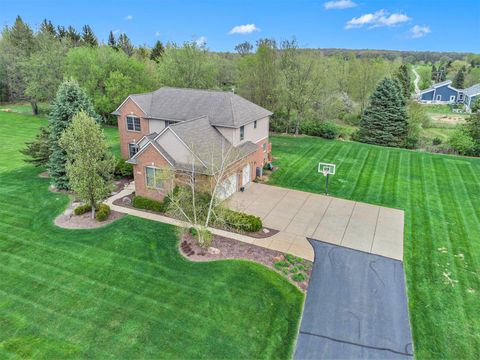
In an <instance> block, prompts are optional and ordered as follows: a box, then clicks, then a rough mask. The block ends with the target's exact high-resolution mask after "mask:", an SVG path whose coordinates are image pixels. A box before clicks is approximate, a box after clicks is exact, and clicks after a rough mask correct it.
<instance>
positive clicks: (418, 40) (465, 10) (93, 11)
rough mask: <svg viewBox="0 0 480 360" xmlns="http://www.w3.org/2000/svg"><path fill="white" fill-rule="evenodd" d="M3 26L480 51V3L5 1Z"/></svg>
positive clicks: (149, 40)
mask: <svg viewBox="0 0 480 360" xmlns="http://www.w3.org/2000/svg"><path fill="white" fill-rule="evenodd" d="M0 9H1V10H0V25H2V26H4V25H11V24H12V23H13V21H14V19H15V17H16V16H17V15H21V16H22V18H23V19H24V20H25V21H27V22H28V23H30V24H31V25H33V26H34V27H36V26H38V24H40V22H41V21H42V19H43V18H48V19H50V20H52V21H53V22H54V23H55V24H61V25H70V24H71V25H73V26H75V27H76V28H78V29H80V28H81V26H82V25H83V24H89V25H90V26H92V28H93V30H94V31H95V33H96V34H97V36H98V37H99V38H100V40H104V41H106V39H107V36H108V32H109V31H110V30H113V31H116V32H117V33H119V32H125V33H126V34H127V35H128V36H129V37H130V38H131V39H132V41H133V42H134V43H135V44H137V45H139V44H147V45H152V44H153V43H154V42H155V41H156V40H157V39H160V40H162V41H163V42H167V41H174V42H177V43H182V42H183V41H189V40H195V41H199V42H201V41H206V43H207V46H208V47H209V48H210V49H212V50H217V51H233V49H234V46H235V45H236V44H238V43H240V42H243V41H246V40H247V41H251V42H252V43H254V42H255V40H257V39H258V38H262V37H273V38H275V39H277V40H282V39H289V38H291V37H292V36H296V38H297V40H298V42H299V44H300V45H301V46H302V47H312V48H329V47H335V48H351V49H365V48H368V49H395V50H431V51H471V52H476V53H480V41H479V39H480V1H479V0H450V1H447V0H402V1H397V0H384V1H375V0H369V1H365V0H363V1H361V0H331V1H328V0H325V1H307V0H296V1H293V0H289V1H287V0H270V1H267V0H256V1H253V0H245V1H239V0H223V1H220V0H206V1H192V0H183V1H177V0H157V1H153V0H137V1H125V0H116V1H102V0H97V1H90V0H84V1H60V0H44V1H39V0H37V1H35V0H0Z"/></svg>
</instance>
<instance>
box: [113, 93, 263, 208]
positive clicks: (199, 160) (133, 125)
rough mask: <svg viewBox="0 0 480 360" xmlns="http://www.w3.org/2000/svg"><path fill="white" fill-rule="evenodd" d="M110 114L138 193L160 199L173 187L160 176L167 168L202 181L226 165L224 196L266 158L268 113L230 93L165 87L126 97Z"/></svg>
mask: <svg viewBox="0 0 480 360" xmlns="http://www.w3.org/2000/svg"><path fill="white" fill-rule="evenodd" d="M113 114H114V115H116V116H117V119H118V129H119V134H120V148H121V154H122V157H124V158H125V159H128V160H127V161H128V162H130V163H132V164H133V166H134V180H135V191H136V193H137V194H138V195H141V196H145V197H149V198H153V199H157V200H161V199H162V198H163V196H164V195H165V194H166V193H167V192H168V190H169V189H171V187H172V186H174V185H175V181H173V183H172V181H171V180H170V181H162V180H161V179H162V176H161V174H159V172H162V171H165V169H166V168H168V169H171V170H173V171H174V174H175V178H176V179H179V178H181V177H182V176H184V175H185V174H189V173H190V174H191V173H192V172H194V173H195V176H196V179H198V180H199V181H200V180H201V181H206V182H207V183H208V180H209V178H210V179H211V177H212V176H213V175H218V172H219V171H220V169H226V170H224V171H222V173H223V177H222V188H221V190H220V192H219V196H220V197H222V198H226V197H228V196H230V195H231V194H232V193H234V192H235V191H238V190H239V189H240V188H241V187H242V186H245V185H246V184H248V183H249V182H250V181H252V180H254V179H255V178H256V176H257V174H258V173H259V172H260V169H262V168H263V166H264V165H265V164H266V163H267V162H269V161H270V152H271V146H270V144H269V141H268V132H269V117H270V116H271V115H272V113H271V112H270V111H268V110H266V109H264V108H262V107H260V106H258V105H256V104H254V103H252V102H250V101H248V100H246V99H244V98H242V97H240V96H238V95H236V94H233V93H231V92H221V91H210V90H194V89H178V88H166V87H165V88H161V89H159V90H156V91H154V92H151V93H145V94H134V95H130V96H128V97H127V99H125V101H124V102H123V103H122V104H121V105H120V106H119V107H118V108H117V110H115V112H113ZM159 190H160V191H159Z"/></svg>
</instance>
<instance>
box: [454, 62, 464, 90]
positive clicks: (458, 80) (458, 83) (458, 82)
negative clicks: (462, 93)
mask: <svg viewBox="0 0 480 360" xmlns="http://www.w3.org/2000/svg"><path fill="white" fill-rule="evenodd" d="M464 83H465V67H462V68H461V69H460V70H458V72H457V74H456V75H455V77H454V78H453V82H452V86H453V87H455V88H457V89H463V86H464Z"/></svg>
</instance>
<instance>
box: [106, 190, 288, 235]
mask: <svg viewBox="0 0 480 360" xmlns="http://www.w3.org/2000/svg"><path fill="white" fill-rule="evenodd" d="M125 198H128V200H126V199H125ZM132 200H133V194H130V195H127V196H124V197H123V198H121V199H117V200H115V201H114V202H113V205H117V206H123V207H126V208H129V209H136V210H140V211H145V212H148V213H151V214H158V215H162V216H167V217H171V216H169V215H167V214H164V213H159V212H157V211H152V210H146V209H139V208H136V207H134V206H132ZM264 229H266V230H267V232H265V231H264ZM220 230H224V229H220ZM227 231H230V232H234V233H236V234H242V235H247V236H250V237H252V238H255V239H265V238H269V237H271V236H273V235H275V234H277V233H278V232H279V231H278V230H276V229H272V228H269V227H263V228H262V229H261V230H259V231H257V232H250V233H243V232H239V231H235V230H233V229H230V230H227Z"/></svg>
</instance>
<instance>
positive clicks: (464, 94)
mask: <svg viewBox="0 0 480 360" xmlns="http://www.w3.org/2000/svg"><path fill="white" fill-rule="evenodd" d="M451 84H452V81H451V80H447V81H443V82H440V83H437V84H434V85H433V86H432V87H430V88H428V89H426V90H423V91H421V92H420V93H419V94H418V100H419V101H420V102H424V103H432V104H464V105H465V107H466V110H467V111H470V110H471V108H472V105H473V103H474V102H475V100H476V99H478V97H479V95H480V84H477V85H474V86H471V87H469V88H468V89H456V88H454V87H453V86H452V85H451Z"/></svg>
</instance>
